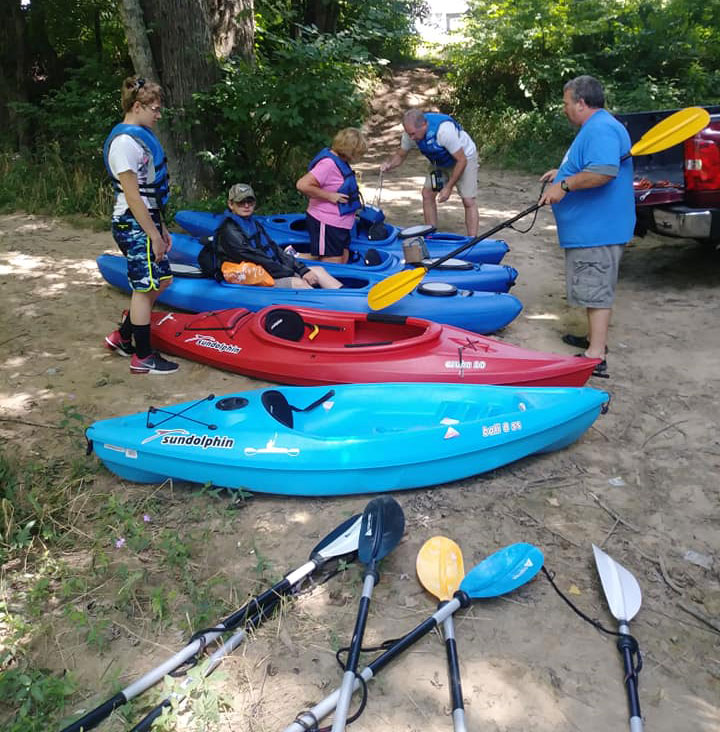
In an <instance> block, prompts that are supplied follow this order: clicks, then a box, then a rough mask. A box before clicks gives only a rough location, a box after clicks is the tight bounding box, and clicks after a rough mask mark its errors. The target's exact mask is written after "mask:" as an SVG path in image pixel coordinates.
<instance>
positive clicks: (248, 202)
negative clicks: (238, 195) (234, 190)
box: [235, 197, 255, 206]
mask: <svg viewBox="0 0 720 732" xmlns="http://www.w3.org/2000/svg"><path fill="white" fill-rule="evenodd" d="M235 203H237V205H238V206H252V205H253V204H254V203H255V199H254V198H252V197H250V198H243V200H242V201H235Z"/></svg>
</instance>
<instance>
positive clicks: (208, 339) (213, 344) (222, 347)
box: [185, 333, 242, 354]
mask: <svg viewBox="0 0 720 732" xmlns="http://www.w3.org/2000/svg"><path fill="white" fill-rule="evenodd" d="M185 343H194V344H195V345H196V346H198V347H199V348H210V349H212V350H213V351H219V352H220V353H233V354H236V353H240V351H242V348H240V346H236V345H234V344H233V343H223V342H222V341H219V340H217V339H216V338H215V337H214V336H211V335H203V334H202V333H197V334H196V335H194V336H193V337H192V338H186V339H185Z"/></svg>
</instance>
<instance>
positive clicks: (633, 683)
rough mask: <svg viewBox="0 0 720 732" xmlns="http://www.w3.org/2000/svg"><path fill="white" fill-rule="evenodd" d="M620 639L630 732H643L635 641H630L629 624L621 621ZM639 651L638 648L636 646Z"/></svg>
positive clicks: (619, 648)
mask: <svg viewBox="0 0 720 732" xmlns="http://www.w3.org/2000/svg"><path fill="white" fill-rule="evenodd" d="M618 631H619V632H620V634H621V635H620V638H619V639H618V643H617V646H618V650H619V651H620V653H621V655H622V657H623V666H624V668H625V688H626V690H627V697H628V705H629V707H630V732H643V720H642V715H641V713H640V697H639V696H638V688H637V674H636V672H635V664H634V663H633V651H632V648H633V645H634V641H631V639H630V628H629V627H628V625H627V623H624V622H622V621H620V624H619V626H618ZM635 648H636V649H637V646H636V645H635Z"/></svg>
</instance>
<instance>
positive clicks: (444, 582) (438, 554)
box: [415, 536, 465, 601]
mask: <svg viewBox="0 0 720 732" xmlns="http://www.w3.org/2000/svg"><path fill="white" fill-rule="evenodd" d="M415 568H416V570H417V576H418V579H419V580H420V582H421V584H422V586H423V587H424V588H425V589H426V590H427V591H428V592H430V593H431V594H433V595H435V597H437V598H438V600H441V601H446V600H452V596H453V595H454V594H455V592H457V590H458V589H459V588H460V583H461V582H462V581H463V577H465V567H464V566H463V558H462V552H461V551H460V547H459V546H458V545H457V544H456V543H455V542H454V541H453V540H452V539H448V538H447V537H445V536H433V538H432V539H428V540H427V541H426V542H425V543H424V544H423V545H422V547H421V549H420V551H419V552H418V555H417V560H416V562H415Z"/></svg>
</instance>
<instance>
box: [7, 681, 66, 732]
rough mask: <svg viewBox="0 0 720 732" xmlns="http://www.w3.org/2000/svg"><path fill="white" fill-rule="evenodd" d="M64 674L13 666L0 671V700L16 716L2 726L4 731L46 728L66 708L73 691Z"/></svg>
mask: <svg viewBox="0 0 720 732" xmlns="http://www.w3.org/2000/svg"><path fill="white" fill-rule="evenodd" d="M75 686H76V685H75V683H74V682H73V681H72V679H70V678H69V677H67V676H55V675H53V674H51V673H50V672H49V671H41V670H37V669H31V668H12V669H8V670H6V671H3V672H2V673H1V674H0V700H1V701H0V704H2V705H6V706H9V707H11V708H14V709H15V710H16V711H15V716H14V718H13V719H12V720H10V721H8V722H6V725H4V726H3V729H4V730H5V732H45V731H46V730H48V729H52V728H54V727H55V725H54V724H51V722H53V720H55V719H57V716H58V713H62V711H63V709H64V708H65V705H66V701H67V697H68V696H70V694H72V693H73V692H74V691H75Z"/></svg>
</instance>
